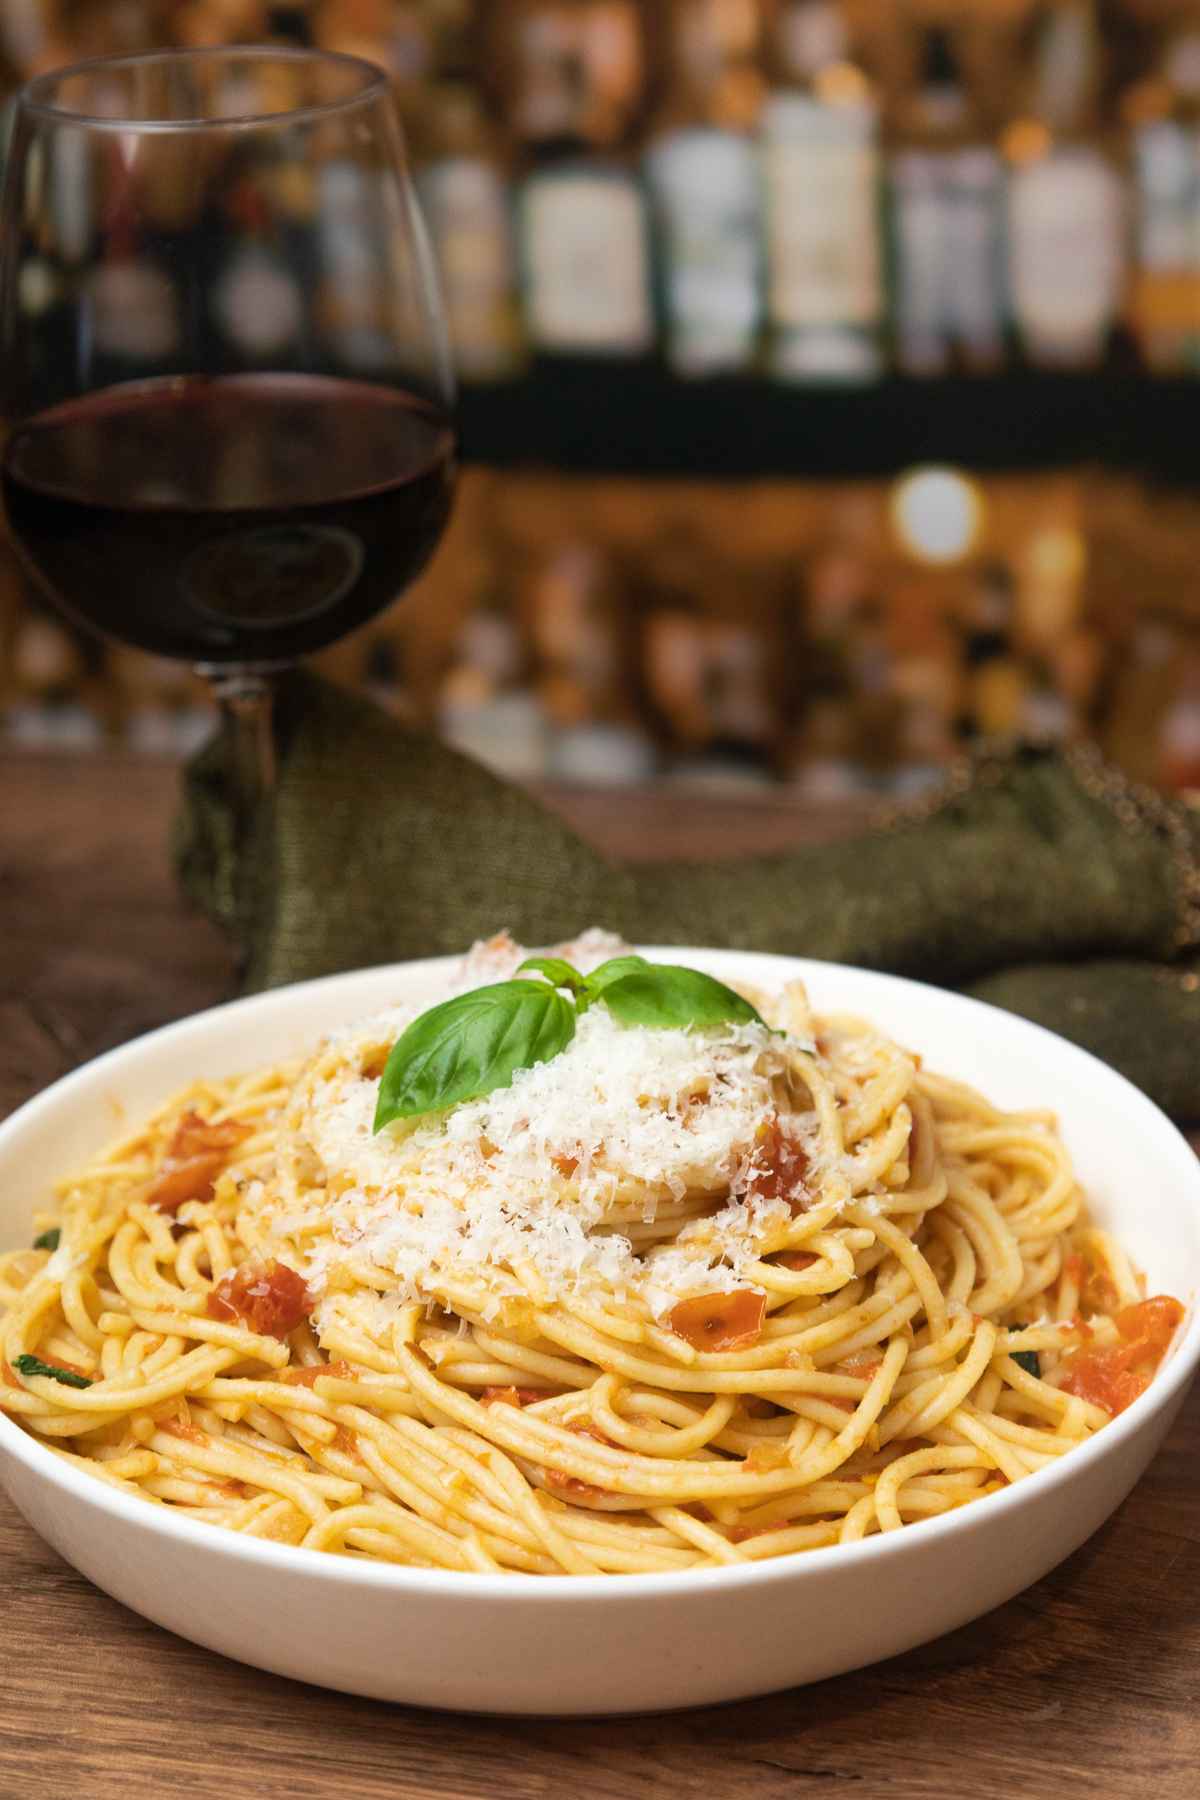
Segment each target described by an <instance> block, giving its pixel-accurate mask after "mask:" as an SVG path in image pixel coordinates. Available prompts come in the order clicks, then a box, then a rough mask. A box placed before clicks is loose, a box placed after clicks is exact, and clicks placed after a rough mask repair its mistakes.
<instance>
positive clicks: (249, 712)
mask: <svg viewBox="0 0 1200 1800" xmlns="http://www.w3.org/2000/svg"><path fill="white" fill-rule="evenodd" d="M205 672H206V673H207V674H208V676H209V679H210V681H211V683H212V688H213V692H214V694H215V696H216V699H217V704H218V705H219V707H220V709H221V721H222V734H223V736H224V739H225V744H226V747H227V760H226V769H227V772H228V776H227V778H228V789H227V794H226V798H227V802H228V806H229V821H230V839H229V844H228V852H229V854H228V857H227V860H226V869H225V872H224V882H225V884H226V892H225V894H224V895H223V896H222V900H223V902H224V905H223V907H222V911H223V912H224V914H225V917H226V918H230V919H233V920H236V921H237V926H238V935H239V937H240V938H241V939H242V942H243V944H244V943H245V932H244V929H242V928H244V927H245V926H246V925H248V924H249V917H248V914H249V909H250V901H251V897H252V895H253V891H254V883H253V879H252V875H253V863H254V859H255V857H256V855H257V853H258V844H257V841H256V840H257V839H258V833H259V828H260V825H261V823H262V819H263V813H264V810H265V808H266V805H267V803H268V802H269V801H270V800H271V798H272V796H273V794H274V791H275V776H276V760H275V739H274V734H273V731H272V723H273V712H274V700H275V681H274V677H273V676H272V675H269V674H260V673H258V672H257V671H253V670H245V669H230V670H206V671H205Z"/></svg>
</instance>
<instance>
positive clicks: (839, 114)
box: [762, 0, 884, 381]
mask: <svg viewBox="0 0 1200 1800" xmlns="http://www.w3.org/2000/svg"><path fill="white" fill-rule="evenodd" d="M769 49H770V57H769V68H770V75H771V92H770V94H769V96H768V99H767V102H766V106H765V108H764V112H763V125H762V157H763V179H764V188H765V201H766V243H767V313H768V320H769V325H770V348H769V363H770V368H771V371H772V373H773V374H775V375H776V376H778V377H780V378H781V379H783V380H789V381H813V380H818V381H820V380H826V381H871V380H874V379H875V378H876V377H877V376H879V375H880V374H881V373H882V356H881V350H880V329H881V325H882V320H883V312H884V293H883V271H882V253H881V241H880V240H881V231H880V224H881V221H880V209H879V186H880V180H879V177H880V157H879V145H878V135H879V118H878V107H877V104H876V100H875V97H874V94H873V91H872V88H871V85H870V83H869V82H868V80H867V78H866V76H865V75H864V73H863V72H862V70H861V69H860V68H858V67H857V65H856V64H854V63H853V62H850V61H848V60H847V58H848V53H849V39H848V35H847V31H846V25H845V20H844V18H843V14H842V10H841V8H840V6H838V5H837V4H836V3H835V0H780V4H779V5H778V6H777V8H776V10H775V13H774V16H773V19H772V30H771V33H770V38H769Z"/></svg>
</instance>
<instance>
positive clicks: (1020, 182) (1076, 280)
mask: <svg viewBox="0 0 1200 1800" xmlns="http://www.w3.org/2000/svg"><path fill="white" fill-rule="evenodd" d="M1034 69H1035V77H1034V93H1033V105H1032V108H1031V116H1030V117H1028V118H1024V119H1021V120H1018V121H1016V122H1015V123H1014V124H1013V125H1011V126H1010V127H1009V129H1008V131H1007V132H1006V134H1005V148H1006V150H1007V152H1008V155H1009V158H1010V161H1011V163H1012V165H1013V167H1012V173H1011V176H1010V180H1009V207H1008V227H1009V254H1010V283H1011V291H1012V303H1013V311H1014V314H1015V317H1016V323H1017V328H1018V331H1019V334H1020V337H1021V342H1022V345H1023V347H1024V349H1025V352H1026V355H1027V356H1028V357H1029V359H1030V361H1031V362H1033V363H1035V364H1038V365H1040V366H1043V367H1051V368H1064V369H1084V368H1093V367H1095V366H1097V365H1098V364H1099V363H1101V362H1102V361H1103V359H1104V356H1105V354H1106V352H1107V349H1108V344H1109V339H1110V335H1111V332H1112V328H1113V325H1114V324H1115V322H1116V320H1117V318H1118V316H1119V313H1120V310H1121V304H1122V299H1123V289H1124V284H1125V272H1126V242H1125V203H1124V192H1123V188H1122V184H1121V181H1120V179H1119V177H1118V174H1117V171H1116V169H1115V168H1114V166H1113V164H1112V161H1111V159H1110V157H1109V156H1108V154H1107V151H1106V148H1105V146H1104V144H1103V142H1102V140H1101V138H1100V134H1099V126H1098V123H1097V116H1096V108H1097V98H1098V89H1099V85H1100V60H1099V45H1098V41H1097V33H1096V21H1095V12H1094V7H1093V5H1092V3H1091V0H1060V3H1059V4H1056V5H1054V6H1052V7H1050V8H1049V9H1047V10H1045V11H1043V13H1042V15H1041V17H1040V20H1039V29H1038V34H1037V50H1036V57H1035V63H1034Z"/></svg>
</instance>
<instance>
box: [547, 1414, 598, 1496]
mask: <svg viewBox="0 0 1200 1800" xmlns="http://www.w3.org/2000/svg"><path fill="white" fill-rule="evenodd" d="M567 1430H568V1431H573V1432H575V1433H576V1435H577V1436H578V1437H590V1438H595V1440H596V1442H597V1443H598V1444H608V1445H609V1448H610V1449H614V1448H615V1445H613V1444H611V1443H609V1440H608V1438H606V1437H605V1436H604V1434H603V1432H600V1431H597V1430H596V1427H595V1426H594V1425H588V1424H585V1423H584V1421H583V1420H582V1419H577V1420H576V1422H575V1423H574V1424H573V1425H568V1426H567ZM545 1474H546V1486H547V1487H548V1488H553V1489H554V1491H555V1492H556V1493H559V1494H566V1495H567V1497H568V1498H569V1499H571V1500H600V1499H604V1498H606V1497H607V1496H608V1494H609V1493H610V1492H611V1491H612V1490H611V1489H610V1488H603V1487H595V1486H593V1484H592V1483H591V1482H590V1481H581V1480H580V1478H579V1476H578V1475H567V1474H566V1473H565V1472H564V1471H563V1470H562V1469H547V1470H546V1471H545Z"/></svg>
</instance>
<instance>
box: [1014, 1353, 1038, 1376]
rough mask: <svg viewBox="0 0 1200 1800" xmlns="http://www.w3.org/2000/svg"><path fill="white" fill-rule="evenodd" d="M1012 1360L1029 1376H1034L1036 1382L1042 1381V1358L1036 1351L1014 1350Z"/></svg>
mask: <svg viewBox="0 0 1200 1800" xmlns="http://www.w3.org/2000/svg"><path fill="white" fill-rule="evenodd" d="M1012 1359H1013V1361H1014V1362H1015V1363H1019V1364H1020V1366H1021V1368H1023V1369H1024V1371H1025V1373H1026V1374H1027V1375H1032V1376H1033V1378H1034V1380H1035V1381H1040V1380H1041V1379H1042V1363H1041V1358H1040V1357H1039V1356H1038V1353H1037V1351H1036V1350H1014V1351H1013V1352H1012Z"/></svg>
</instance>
